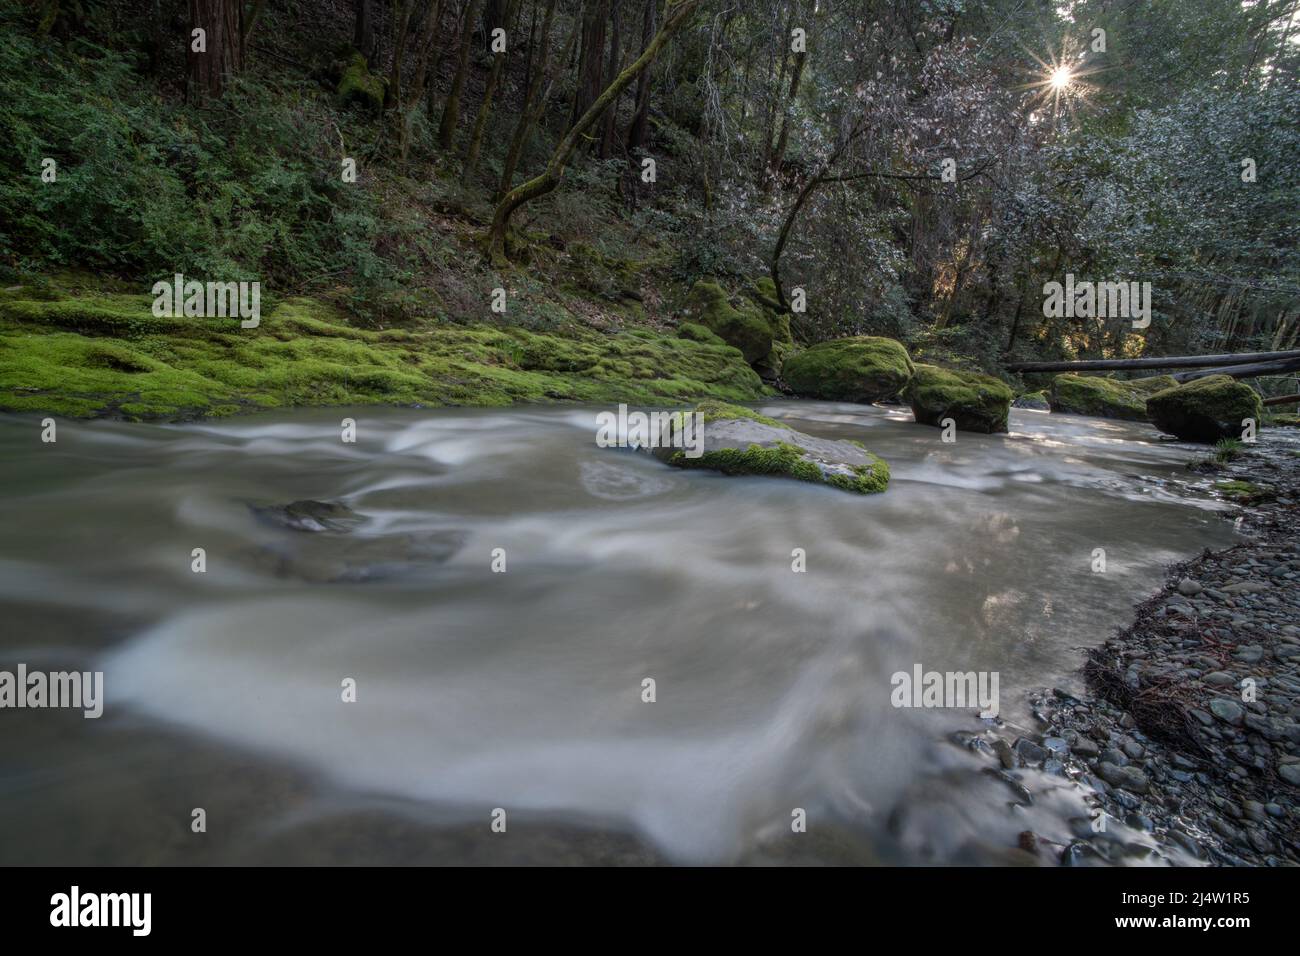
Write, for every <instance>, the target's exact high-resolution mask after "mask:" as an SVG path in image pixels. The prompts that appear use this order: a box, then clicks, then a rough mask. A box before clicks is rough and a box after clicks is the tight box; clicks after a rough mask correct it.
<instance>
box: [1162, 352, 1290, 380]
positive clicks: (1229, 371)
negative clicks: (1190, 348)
mask: <svg viewBox="0 0 1300 956" xmlns="http://www.w3.org/2000/svg"><path fill="white" fill-rule="evenodd" d="M1298 370H1300V357H1297V358H1289V359H1280V360H1276V361H1272V362H1251V363H1249V364H1247V365H1224V366H1219V367H1216V368H1203V369H1201V370H1200V371H1198V372H1177V373H1175V374H1174V381H1175V382H1194V381H1196V380H1197V379H1198V378H1205V377H1207V376H1210V375H1230V376H1232V377H1233V378H1256V377H1258V376H1260V375H1286V374H1287V373H1288V372H1295V371H1298Z"/></svg>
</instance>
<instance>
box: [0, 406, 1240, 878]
mask: <svg viewBox="0 0 1300 956" xmlns="http://www.w3.org/2000/svg"><path fill="white" fill-rule="evenodd" d="M762 410H763V411H764V413H766V414H770V415H774V416H777V417H780V418H782V419H784V420H786V421H788V422H790V423H791V424H793V425H795V426H796V427H798V428H801V429H804V430H806V431H809V432H812V433H814V434H818V435H822V436H825V437H832V438H857V439H860V440H862V441H863V442H864V443H865V444H866V445H867V446H868V447H869V448H871V449H872V450H873V451H876V452H877V453H879V454H880V455H882V456H883V457H884V458H885V459H886V460H887V461H888V462H889V463H890V466H891V468H892V471H893V483H892V485H891V487H890V489H889V491H888V492H887V493H885V494H884V495H877V496H872V497H865V498H864V497H858V496H854V495H849V494H845V493H843V492H839V491H835V490H832V489H827V488H822V487H817V486H813V485H803V484H798V483H794V482H786V481H780V480H775V479H762V478H744V479H741V478H724V477H722V476H719V475H714V474H710V473H703V472H689V473H688V472H680V471H675V470H672V469H668V468H666V467H664V466H662V465H660V464H659V463H657V462H656V461H654V460H653V459H651V458H650V457H649V456H645V455H639V454H637V453H634V452H630V451H626V450H618V449H601V448H597V447H596V445H595V441H594V439H595V434H596V412H597V411H598V410H597V409H574V408H557V409H512V410H507V411H499V410H492V411H485V410H473V411H465V410H437V411H414V410H391V409H382V410H381V409H369V408H366V409H357V410H328V411H325V410H312V411H302V412H293V413H276V414H275V415H273V416H271V415H268V416H257V417H253V418H247V419H237V420H233V421H228V422H220V423H215V424H214V423H207V424H202V425H191V426H184V427H180V426H178V427H158V426H144V425H128V424H121V423H105V422H96V423H84V424H82V423H71V422H69V423H61V424H60V431H59V440H58V443H57V444H55V445H43V444H41V443H40V441H39V428H38V427H37V425H36V424H35V421H34V420H33V419H30V418H9V419H6V420H5V421H4V422H3V424H0V447H2V448H3V461H4V463H5V464H4V467H5V490H6V495H5V499H4V505H5V513H4V515H3V522H4V524H3V526H4V528H5V535H4V539H3V545H0V603H3V605H4V607H3V608H2V609H0V616H3V618H4V619H5V620H7V621H8V622H9V623H8V624H7V625H6V627H5V629H4V631H3V634H2V636H0V668H6V667H8V668H11V667H12V666H13V665H15V664H16V663H17V662H19V661H24V662H26V663H27V664H28V665H29V666H31V667H33V668H36V667H45V668H48V669H56V668H59V667H68V666H78V667H92V666H93V667H94V668H97V669H103V670H104V671H105V672H106V693H107V699H108V703H107V708H106V713H105V716H104V717H103V718H102V719H101V720H99V721H83V720H79V719H73V718H72V716H70V715H69V714H67V713H65V712H50V711H44V712H32V711H25V712H17V711H8V712H0V722H3V724H4V727H5V733H4V734H3V735H0V863H9V862H28V861H37V860H49V861H57V862H71V863H80V862H94V863H112V862H126V863H135V862H167V863H174V862H286V863H293V862H306V863H315V862H348V861H353V862H502V861H519V862H551V861H555V862H569V861H591V862H649V861H657V860H666V861H669V862H673V861H687V862H700V861H703V862H714V861H717V862H750V861H787V860H789V861H801V862H803V861H832V862H863V861H884V862H906V863H912V862H981V861H994V862H996V861H997V860H998V859H999V854H1000V852H1001V848H1005V847H1009V846H1014V845H1015V834H1016V833H1018V832H1019V831H1021V830H1024V829H1035V830H1037V831H1038V832H1039V833H1041V834H1044V835H1047V836H1049V837H1051V836H1052V835H1053V834H1056V835H1057V837H1058V838H1063V837H1064V836H1065V835H1068V830H1069V823H1068V820H1069V819H1070V818H1071V817H1073V816H1078V815H1079V814H1080V812H1081V811H1080V809H1079V807H1080V804H1079V802H1078V795H1077V793H1076V792H1075V791H1074V789H1073V787H1072V786H1071V785H1070V784H1069V783H1068V782H1067V781H1063V780H1059V779H1057V780H1055V781H1054V782H1051V783H1049V782H1047V781H1045V780H1044V781H1033V782H1031V784H1030V785H1031V789H1035V788H1037V789H1036V795H1037V798H1036V800H1035V802H1034V804H1033V806H1032V807H1027V808H1021V807H1017V808H1015V809H1014V810H1013V809H1012V808H1010V807H1009V806H1008V804H1009V803H1014V800H1012V799H1010V797H1011V795H1010V793H1009V791H1008V790H1007V788H1006V786H1005V785H1004V784H1003V783H1000V782H998V781H996V780H992V779H990V778H989V777H988V776H986V775H983V774H981V773H979V772H978V771H979V770H980V769H982V768H983V767H984V766H986V763H985V761H984V758H982V757H980V756H979V755H977V754H974V753H972V752H970V751H967V750H964V749H962V748H960V747H956V746H954V745H953V744H952V743H950V742H949V741H948V737H949V735H950V733H951V732H952V731H953V730H963V729H964V730H979V729H980V723H979V721H978V720H976V718H975V716H974V712H973V710H967V711H952V710H946V711H944V710H940V711H935V710H899V709H894V708H892V707H891V706H890V704H889V692H890V689H891V687H890V675H891V674H892V673H894V672H895V671H899V670H906V671H911V669H912V667H913V665H914V664H917V663H920V664H922V665H923V666H924V667H925V668H926V669H927V670H941V671H953V670H960V671H965V670H988V671H998V672H999V673H1000V675H1001V697H1002V717H1003V718H1004V719H1005V720H1007V721H1008V722H1009V723H1011V724H1012V725H1015V726H1021V727H1026V728H1032V727H1033V722H1032V718H1031V717H1029V716H1028V715H1027V714H1026V712H1025V699H1026V694H1027V692H1028V691H1029V690H1030V689H1032V688H1035V687H1038V686H1042V685H1047V684H1056V685H1063V686H1069V685H1071V683H1072V682H1073V681H1074V680H1075V678H1074V676H1073V671H1074V669H1075V668H1076V667H1077V666H1078V663H1079V660H1080V657H1079V652H1080V650H1081V648H1084V647H1087V646H1089V645H1092V644H1095V643H1099V642H1100V641H1101V640H1104V639H1105V637H1106V636H1107V635H1108V633H1109V631H1110V629H1111V628H1112V627H1113V626H1116V625H1119V624H1121V623H1124V622H1125V621H1126V619H1127V618H1128V616H1129V613H1130V612H1129V608H1130V605H1131V603H1132V601H1133V600H1134V599H1135V598H1137V597H1138V596H1140V595H1142V594H1143V593H1144V592H1146V591H1149V590H1151V589H1152V588H1153V587H1154V586H1156V585H1157V584H1158V582H1159V580H1160V576H1161V572H1160V567H1161V565H1162V564H1164V563H1165V562H1168V561H1172V560H1176V559H1179V558H1182V557H1185V556H1187V555H1190V554H1192V553H1194V552H1196V551H1198V550H1199V549H1201V548H1203V547H1207V546H1220V545H1223V544H1225V543H1226V542H1228V541H1229V540H1230V538H1231V535H1232V531H1231V528H1230V526H1229V525H1227V524H1226V523H1225V522H1223V521H1222V520H1221V519H1219V518H1218V517H1216V515H1215V513H1214V511H1215V509H1216V508H1217V507H1218V506H1217V505H1216V504H1215V503H1214V502H1212V501H1211V500H1209V498H1208V496H1207V495H1206V494H1205V492H1204V490H1203V488H1201V487H1199V486H1198V485H1197V483H1196V479H1195V478H1194V476H1193V475H1191V473H1189V472H1187V471H1186V470H1185V469H1184V467H1183V466H1184V465H1185V464H1186V462H1187V461H1188V460H1189V459H1190V457H1191V456H1192V455H1193V454H1194V452H1192V451H1191V450H1190V449H1188V448H1186V447H1185V446H1179V445H1172V444H1169V443H1165V442H1160V441H1158V440H1157V439H1156V435H1155V433H1154V432H1153V431H1152V430H1151V429H1150V428H1148V427H1146V426H1143V425H1137V424H1130V423H1121V422H1109V421H1100V420H1095V419H1081V418H1072V417H1060V416H1049V415H1047V414H1044V413H1038V412H1032V411H1020V410H1016V411H1013V413H1012V431H1011V434H1010V435H1005V436H984V435H973V434H966V433H960V434H959V436H958V440H957V441H956V443H954V444H943V443H941V442H940V440H939V430H938V429H931V428H926V427H922V426H917V425H914V424H912V423H911V421H910V417H911V416H910V414H909V413H907V412H906V410H902V409H889V408H875V407H863V406H853V405H837V404H832V403H802V402H801V403H796V402H776V403H772V404H770V405H767V406H764V407H763V409H762ZM345 416H350V417H353V418H355V419H356V420H357V423H358V424H357V436H358V437H357V441H356V443H355V444H345V443H343V442H342V441H341V440H340V438H339V435H340V429H339V422H340V420H341V419H342V418H343V417H345ZM301 499H321V500H327V501H336V502H341V503H343V504H345V505H346V506H347V507H349V508H351V509H352V510H353V511H354V512H356V513H357V514H358V515H360V516H361V520H360V521H359V522H358V523H357V524H356V526H355V527H353V528H352V529H351V530H349V531H347V532H346V533H343V532H339V533H334V534H331V533H326V534H321V535H312V534H307V533H304V532H298V531H288V530H286V529H284V528H283V527H280V526H277V525H275V523H274V522H268V521H265V520H260V519H259V515H258V513H257V512H256V511H255V510H254V509H255V508H258V507H262V506H266V505H276V504H279V505H283V504H287V503H289V502H292V501H297V500H301ZM195 548H203V549H204V550H205V552H206V561H207V570H206V572H205V573H203V574H196V573H193V572H192V571H191V561H192V558H191V554H192V551H193V549H195ZM797 548H801V549H803V550H804V552H805V553H806V556H807V557H806V561H807V571H806V572H805V573H795V572H793V571H792V554H793V552H794V549H797ZM1097 548H1104V549H1105V553H1106V564H1107V567H1106V572H1105V573H1104V574H1097V573H1093V571H1092V563H1093V555H1094V550H1095V549H1097ZM494 562H495V563H496V564H497V566H498V567H500V566H501V565H502V564H504V567H505V570H504V572H494V571H493V564H494ZM347 678H351V679H352V680H354V681H355V682H356V701H355V703H344V702H343V701H342V699H341V697H342V693H341V685H342V682H343V681H344V680H345V679H347ZM647 679H650V680H653V681H654V688H655V697H656V699H655V701H654V702H653V703H647V702H644V701H643V699H642V696H643V687H644V686H645V685H644V683H643V682H644V681H646V680H647ZM200 806H201V807H204V808H205V809H206V810H207V813H208V818H209V820H210V821H211V822H210V824H209V832H208V833H206V834H203V835H201V836H196V835H194V834H192V833H191V831H190V819H191V816H190V815H191V810H192V808H194V807H200ZM495 808H503V809H505V810H506V812H507V817H508V821H509V823H508V829H507V834H505V835H501V834H493V833H492V832H491V831H490V829H489V822H490V819H491V813H492V811H493V810H494V809H495ZM793 808H803V809H804V810H806V812H807V815H808V821H809V824H808V832H807V833H806V834H800V835H795V836H792V835H791V833H790V820H791V813H792V810H793Z"/></svg>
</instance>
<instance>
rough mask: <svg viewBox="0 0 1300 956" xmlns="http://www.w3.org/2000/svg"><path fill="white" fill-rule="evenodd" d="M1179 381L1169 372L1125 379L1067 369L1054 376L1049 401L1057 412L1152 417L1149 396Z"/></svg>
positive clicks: (1132, 418) (1099, 415)
mask: <svg viewBox="0 0 1300 956" xmlns="http://www.w3.org/2000/svg"><path fill="white" fill-rule="evenodd" d="M1176 384H1177V382H1175V381H1174V379H1173V378H1172V377H1171V376H1169V375H1156V376H1152V377H1150V378H1135V379H1130V380H1127V381H1125V380H1121V379H1116V378H1104V377H1102V376H1100V375H1075V374H1073V373H1070V372H1067V373H1065V374H1063V375H1058V376H1056V378H1054V379H1053V380H1052V387H1051V393H1050V396H1049V398H1048V402H1049V404H1050V405H1051V407H1052V411H1053V412H1068V413H1072V414H1075V415H1093V416H1097V417H1100V418H1119V419H1124V420H1126V421H1150V418H1149V417H1148V415H1147V407H1146V400H1147V397H1148V396H1150V395H1151V394H1152V393H1154V392H1157V391H1159V390H1161V389H1165V388H1169V387H1170V386H1172V385H1176Z"/></svg>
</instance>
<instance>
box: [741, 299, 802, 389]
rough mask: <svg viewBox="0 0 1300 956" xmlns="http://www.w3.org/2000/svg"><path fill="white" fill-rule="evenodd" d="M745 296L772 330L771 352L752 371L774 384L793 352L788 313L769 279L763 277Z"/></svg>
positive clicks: (792, 337)
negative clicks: (787, 358) (760, 312)
mask: <svg viewBox="0 0 1300 956" xmlns="http://www.w3.org/2000/svg"><path fill="white" fill-rule="evenodd" d="M745 295H746V297H748V299H749V300H750V301H751V302H752V303H754V305H755V306H757V307H758V308H759V309H760V310H762V312H763V315H764V317H765V318H766V319H767V322H768V325H769V326H771V328H772V350H771V351H770V352H768V353H767V355H766V356H764V357H763V358H761V359H759V360H758V361H757V362H755V363H754V371H756V372H758V374H759V376H761V377H762V379H763V380H764V381H766V382H775V381H776V380H777V379H779V378H780V376H781V369H782V367H783V366H784V364H785V359H786V356H787V355H789V354H790V353H791V352H792V351H794V335H793V334H792V333H791V331H790V313H789V312H787V311H786V310H784V309H783V308H781V303H780V301H779V300H778V299H777V297H776V284H775V283H773V282H772V279H771V277H769V276H763V277H762V278H761V279H757V280H755V281H754V282H753V283H752V284H751V285H750V286H749V287H747V288H746V289H745Z"/></svg>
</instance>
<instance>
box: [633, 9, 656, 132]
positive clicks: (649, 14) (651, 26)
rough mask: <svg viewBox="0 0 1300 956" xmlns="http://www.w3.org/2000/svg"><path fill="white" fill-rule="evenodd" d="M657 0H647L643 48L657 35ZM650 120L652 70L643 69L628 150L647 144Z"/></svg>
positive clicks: (638, 79)
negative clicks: (647, 130)
mask: <svg viewBox="0 0 1300 956" xmlns="http://www.w3.org/2000/svg"><path fill="white" fill-rule="evenodd" d="M655 6H656V3H655V0H646V3H645V17H644V19H643V20H642V21H641V49H643V50H644V49H645V48H646V47H647V46H649V45H650V41H651V40H652V39H653V38H654V35H655ZM649 121H650V71H649V70H642V71H641V75H640V76H638V77H637V79H636V112H635V113H633V114H632V122H631V123H630V124H629V125H628V128H627V151H628V152H629V153H631V152H633V151H635V150H638V149H640V148H641V147H642V146H643V145H644V144H645V131H646V125H647V124H648V123H649Z"/></svg>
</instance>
